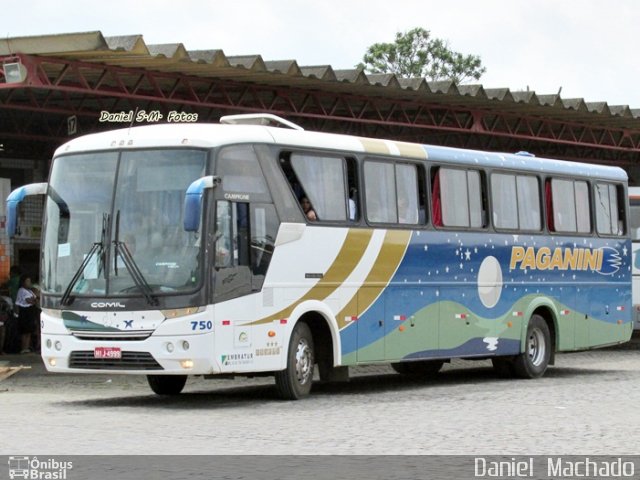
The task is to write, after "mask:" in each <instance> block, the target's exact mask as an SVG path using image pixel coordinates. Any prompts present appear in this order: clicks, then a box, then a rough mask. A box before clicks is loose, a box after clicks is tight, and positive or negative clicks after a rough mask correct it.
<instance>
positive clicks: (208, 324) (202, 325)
mask: <svg viewBox="0 0 640 480" xmlns="http://www.w3.org/2000/svg"><path fill="white" fill-rule="evenodd" d="M212 328H213V322H212V321H211V320H206V321H205V320H200V321H199V322H197V321H193V322H191V330H211V329H212Z"/></svg>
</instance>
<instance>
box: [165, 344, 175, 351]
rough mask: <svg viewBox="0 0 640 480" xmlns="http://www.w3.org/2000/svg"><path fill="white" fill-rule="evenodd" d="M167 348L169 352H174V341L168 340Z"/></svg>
mask: <svg viewBox="0 0 640 480" xmlns="http://www.w3.org/2000/svg"><path fill="white" fill-rule="evenodd" d="M166 348H167V352H169V353H173V343H171V342H167V345H166Z"/></svg>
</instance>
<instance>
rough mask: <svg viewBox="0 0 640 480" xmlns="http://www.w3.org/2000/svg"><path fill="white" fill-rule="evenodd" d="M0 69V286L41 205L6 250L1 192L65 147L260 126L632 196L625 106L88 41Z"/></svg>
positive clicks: (28, 252)
mask: <svg viewBox="0 0 640 480" xmlns="http://www.w3.org/2000/svg"><path fill="white" fill-rule="evenodd" d="M0 61H1V63H2V68H0V195H1V196H2V199H3V201H2V202H1V205H2V206H0V284H1V283H4V282H5V281H6V279H7V278H8V275H9V267H10V265H15V264H18V265H20V266H21V267H23V268H24V269H25V270H26V271H28V272H29V273H31V274H32V275H34V276H37V272H38V262H39V257H40V236H41V221H42V206H43V199H42V198H38V197H30V198H28V199H27V200H26V201H25V202H24V204H23V205H22V206H21V210H20V231H19V234H18V235H17V236H16V237H15V238H13V239H11V240H10V239H9V238H8V237H7V234H6V212H5V210H4V209H5V206H4V199H6V197H7V195H8V194H9V192H10V191H11V190H12V189H14V188H16V187H19V186H21V185H24V184H28V183H33V182H39V181H46V178H47V173H48V170H49V167H50V160H51V157H52V155H53V152H54V151H55V149H56V148H57V147H58V146H60V145H61V144H63V143H64V142H66V141H67V140H69V139H71V138H74V137H76V136H79V135H83V134H87V133H92V132H98V131H104V130H109V129H114V128H123V127H129V126H131V125H135V126H138V125H145V124H151V123H158V122H167V121H195V120H196V119H197V121H198V122H217V121H218V119H219V118H220V117H221V116H223V115H229V114H234V113H257V112H261V113H272V114H275V115H278V116H280V117H283V118H285V119H288V120H290V121H292V122H295V123H296V124H298V125H301V126H302V127H304V128H305V129H308V130H315V131H322V132H333V133H344V134H349V135H358V136H365V137H377V138H387V139H393V140H402V141H408V142H417V143H424V144H434V145H447V146H453V147H461V148H469V149H478V150H488V151H502V152H517V151H527V152H530V153H532V154H534V155H536V156H539V157H552V158H560V159H566V160H570V161H580V162H587V163H598V164H606V165H616V166H620V167H622V168H624V169H625V170H626V171H627V173H628V175H629V177H630V184H640V169H639V168H638V166H639V165H640V109H630V108H629V107H628V106H627V105H608V104H607V103H606V102H605V101H602V102H594V103H590V102H585V101H584V100H583V99H581V98H571V99H569V98H562V97H561V96H560V95H559V94H553V93H552V94H547V93H537V92H534V91H511V90H509V89H508V88H489V87H485V86H483V85H455V84H453V83H452V82H448V81H444V82H427V81H425V80H424V79H422V78H399V77H397V76H395V75H393V74H366V73H364V72H363V71H362V70H358V69H350V70H338V69H334V68H333V67H332V66H331V65H315V66H302V65H298V63H297V62H296V61H295V60H265V59H263V58H262V57H261V56H260V55H246V56H227V55H225V53H224V52H223V51H222V50H218V49H211V50H188V49H187V48H186V47H185V46H184V45H183V44H181V43H174V44H163V45H148V44H146V42H145V41H144V38H143V37H142V36H141V35H131V36H118V37H105V36H103V35H102V33H101V32H86V33H67V34H61V35H46V36H35V37H19V38H18V37H16V38H5V39H2V40H0Z"/></svg>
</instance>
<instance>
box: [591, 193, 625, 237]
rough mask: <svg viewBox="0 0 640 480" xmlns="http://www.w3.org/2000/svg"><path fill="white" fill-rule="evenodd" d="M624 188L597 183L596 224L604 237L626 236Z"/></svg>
mask: <svg viewBox="0 0 640 480" xmlns="http://www.w3.org/2000/svg"><path fill="white" fill-rule="evenodd" d="M622 192H623V190H622V187H621V186H619V185H612V184H607V183H597V184H596V186H595V194H596V202H595V203H596V223H597V229H598V233H600V234H602V235H618V236H619V235H624V234H625V232H626V225H625V218H626V215H625V211H624V204H625V201H624V198H623V196H622Z"/></svg>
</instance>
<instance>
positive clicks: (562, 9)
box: [0, 0, 640, 108]
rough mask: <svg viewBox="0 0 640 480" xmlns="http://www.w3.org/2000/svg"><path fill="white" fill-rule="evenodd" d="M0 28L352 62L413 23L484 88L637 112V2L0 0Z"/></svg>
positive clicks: (312, 61)
mask: <svg viewBox="0 0 640 480" xmlns="http://www.w3.org/2000/svg"><path fill="white" fill-rule="evenodd" d="M0 16H1V17H2V19H3V21H2V22H0V25H1V27H0V29H3V30H4V31H2V30H0V35H3V36H5V37H17V36H26V35H42V34H52V33H68V32H85V31H95V30H99V31H101V32H102V34H103V35H104V36H112V35H131V34H141V35H143V37H144V40H145V42H146V43H147V44H155V43H183V44H184V45H185V47H186V48H187V50H189V49H192V50H197V49H222V50H223V51H224V52H225V54H227V55H250V54H259V55H261V56H262V58H263V59H264V60H285V59H295V60H296V61H297V62H298V65H300V66H306V65H332V66H333V68H334V69H345V68H353V67H354V66H355V65H356V64H358V63H359V62H360V61H361V60H362V56H363V55H364V53H365V52H366V50H367V47H368V46H369V45H371V44H373V43H376V42H391V41H393V39H394V36H395V33H396V32H399V31H407V30H410V29H412V28H414V27H422V28H425V29H427V30H430V31H431V33H432V35H433V36H435V37H437V38H442V39H445V40H448V41H449V45H450V47H451V48H452V49H453V50H455V51H458V52H461V53H464V54H474V55H478V56H480V57H481V59H482V62H483V65H484V66H485V67H486V69H487V71H486V73H485V74H484V75H483V76H482V78H481V79H480V80H479V81H477V82H475V81H474V82H473V83H481V84H482V85H483V86H484V87H485V88H503V87H507V88H509V89H511V90H527V89H530V90H534V91H535V92H536V93H538V94H553V93H558V92H559V91H560V92H561V93H560V95H561V96H562V98H584V99H585V101H587V102H601V101H604V102H607V103H608V104H609V105H629V106H630V107H631V108H640V88H639V80H640V61H639V60H638V57H639V56H638V51H639V50H640V49H639V48H638V47H639V46H640V45H639V44H640V40H639V39H640V29H639V28H638V25H639V23H640V2H638V1H637V0H608V1H603V0H456V1H451V2H446V1H443V0H438V1H435V0H386V1H381V0H315V1H311V0H208V1H207V0H182V1H178V0H173V1H170V0H154V1H148V0H137V1H135V0H103V1H100V2H98V1H95V0H86V1H70V0H56V1H52V0H46V1H45V0H40V1H38V0H21V1H9V0H2V1H0Z"/></svg>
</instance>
